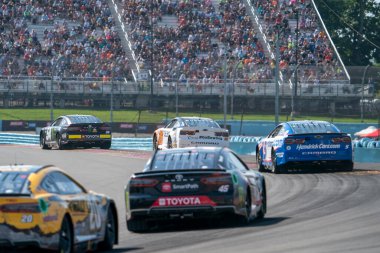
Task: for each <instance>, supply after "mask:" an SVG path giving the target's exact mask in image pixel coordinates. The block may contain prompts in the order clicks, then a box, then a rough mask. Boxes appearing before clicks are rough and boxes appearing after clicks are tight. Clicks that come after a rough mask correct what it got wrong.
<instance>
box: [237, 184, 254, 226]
mask: <svg viewBox="0 0 380 253" xmlns="http://www.w3.org/2000/svg"><path fill="white" fill-rule="evenodd" d="M244 207H245V215H238V216H237V224H238V225H247V224H249V222H250V221H251V212H252V201H251V194H250V190H249V188H248V189H247V195H246V197H245V201H244Z"/></svg>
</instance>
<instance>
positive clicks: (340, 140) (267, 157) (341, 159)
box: [256, 120, 354, 173]
mask: <svg viewBox="0 0 380 253" xmlns="http://www.w3.org/2000/svg"><path fill="white" fill-rule="evenodd" d="M256 161H257V165H258V167H259V171H264V170H267V169H269V170H271V171H272V172H273V173H282V172H287V171H288V170H289V169H304V168H309V167H316V166H318V167H319V168H325V169H333V170H346V171H351V170H353V167H354V163H353V156H352V142H351V137H350V136H349V135H348V134H346V133H342V132H341V131H340V130H339V129H338V128H337V127H336V126H335V125H334V124H332V123H330V122H326V121H309V120H303V121H290V122H285V123H281V124H279V125H278V126H277V127H276V128H275V129H274V130H273V131H271V132H270V133H269V135H268V136H267V137H266V138H264V139H262V140H261V141H260V142H259V143H258V145H257V146H256Z"/></svg>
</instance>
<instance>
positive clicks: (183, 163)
mask: <svg viewBox="0 0 380 253" xmlns="http://www.w3.org/2000/svg"><path fill="white" fill-rule="evenodd" d="M213 168H216V166H215V153H213V152H209V151H181V152H157V154H156V156H155V157H154V160H153V163H152V166H151V170H191V169H213Z"/></svg>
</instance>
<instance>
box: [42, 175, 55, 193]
mask: <svg viewBox="0 0 380 253" xmlns="http://www.w3.org/2000/svg"><path fill="white" fill-rule="evenodd" d="M41 188H42V189H44V190H45V191H47V192H50V193H58V189H57V186H56V185H55V183H54V179H53V178H52V177H51V176H50V175H47V176H46V177H45V178H44V179H43V180H42V183H41Z"/></svg>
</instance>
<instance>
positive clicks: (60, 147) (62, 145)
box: [57, 134, 65, 150]
mask: <svg viewBox="0 0 380 253" xmlns="http://www.w3.org/2000/svg"><path fill="white" fill-rule="evenodd" d="M57 145H58V149H60V150H62V149H65V145H64V144H63V143H62V136H61V135H60V134H57Z"/></svg>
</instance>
